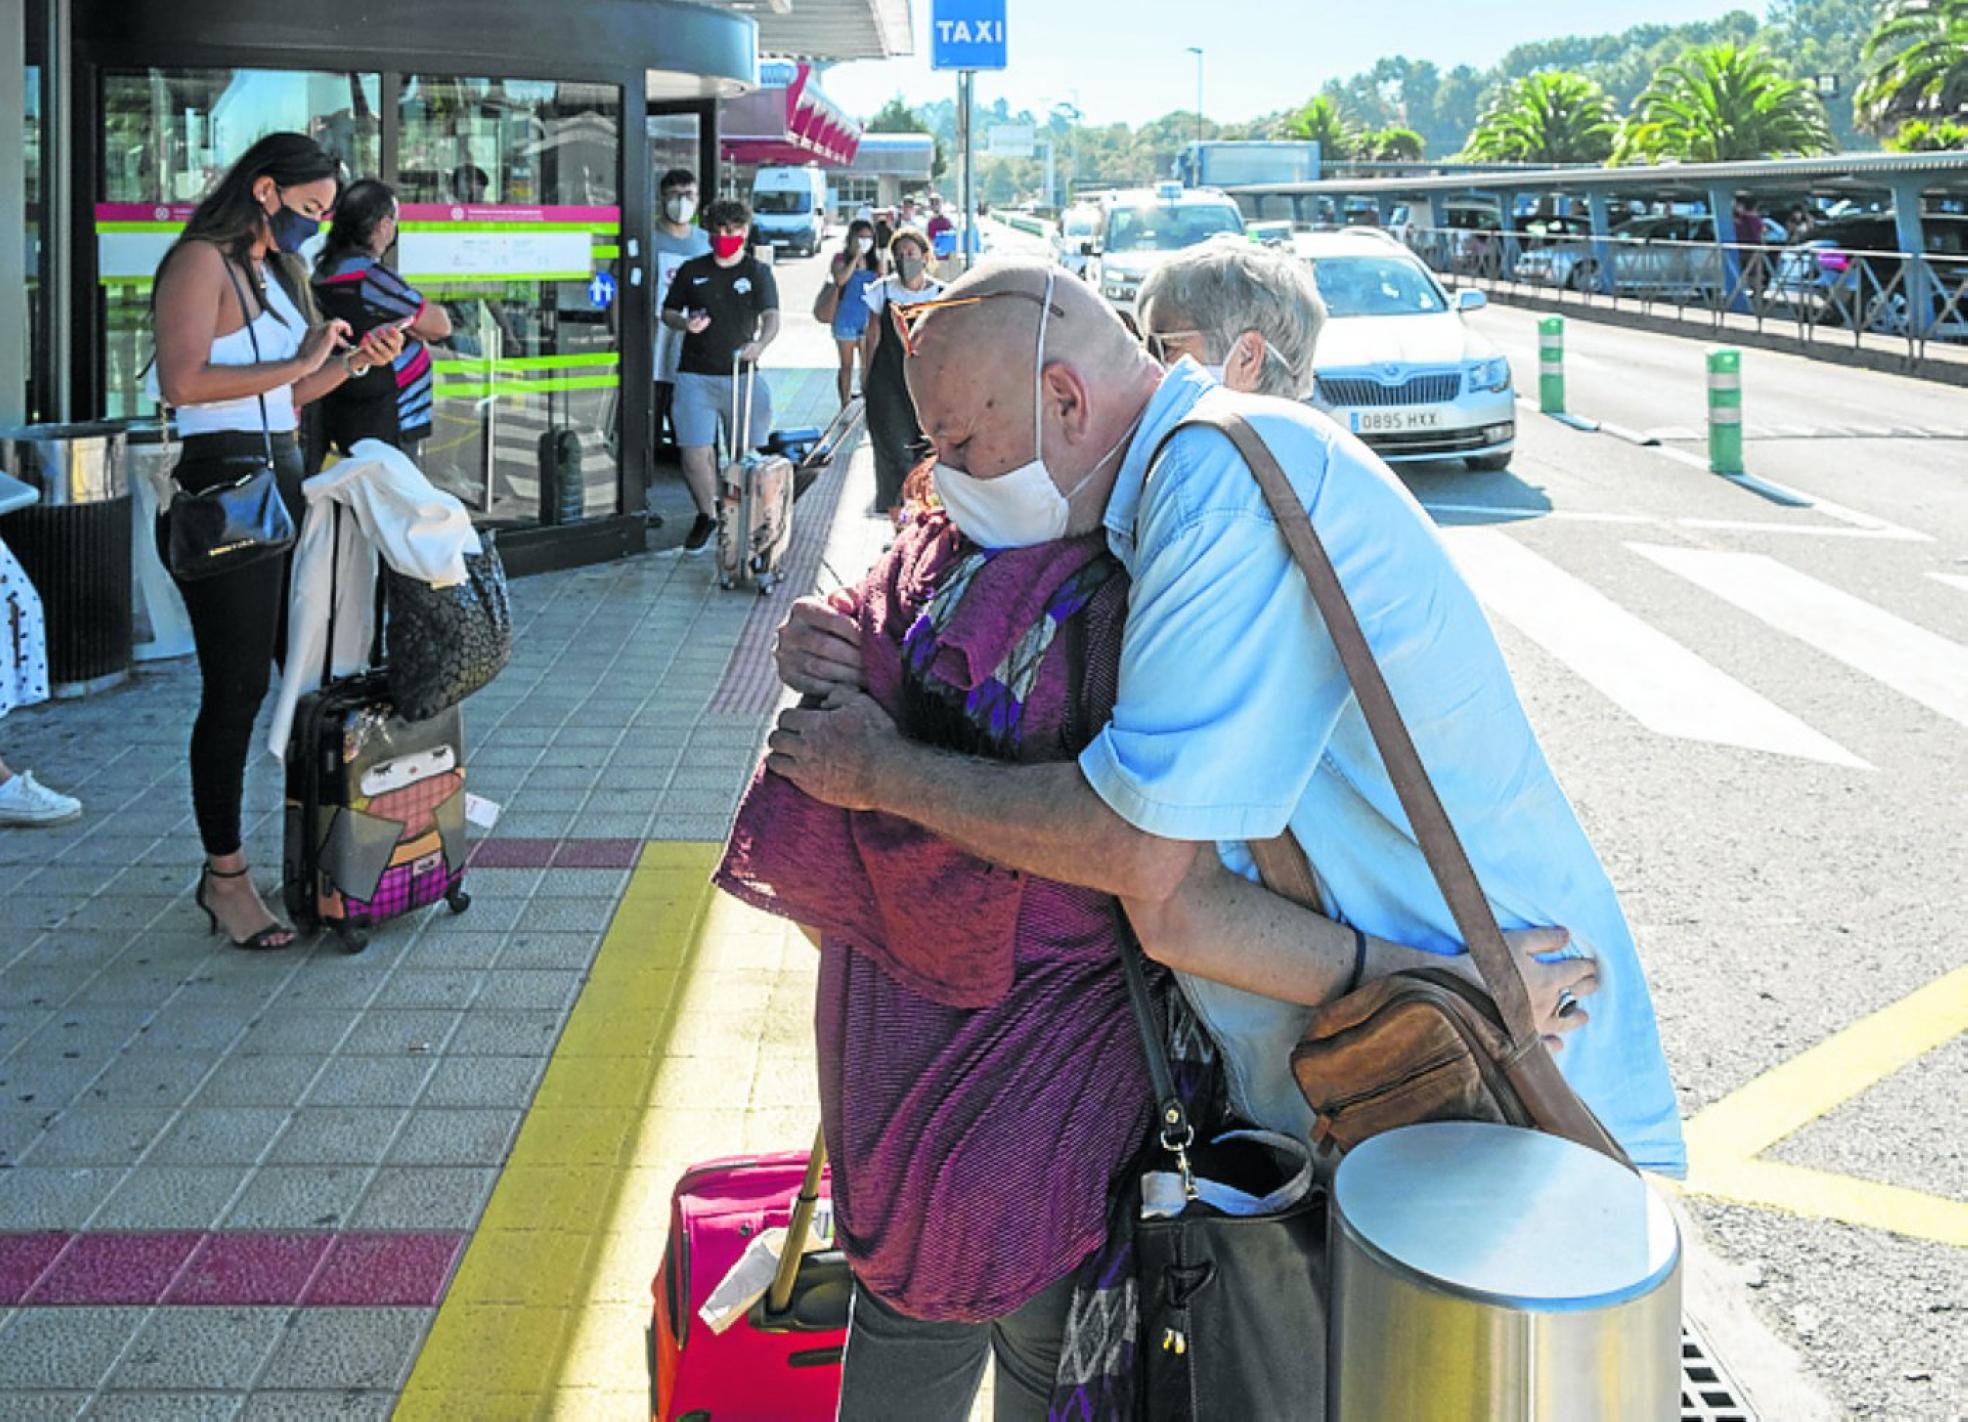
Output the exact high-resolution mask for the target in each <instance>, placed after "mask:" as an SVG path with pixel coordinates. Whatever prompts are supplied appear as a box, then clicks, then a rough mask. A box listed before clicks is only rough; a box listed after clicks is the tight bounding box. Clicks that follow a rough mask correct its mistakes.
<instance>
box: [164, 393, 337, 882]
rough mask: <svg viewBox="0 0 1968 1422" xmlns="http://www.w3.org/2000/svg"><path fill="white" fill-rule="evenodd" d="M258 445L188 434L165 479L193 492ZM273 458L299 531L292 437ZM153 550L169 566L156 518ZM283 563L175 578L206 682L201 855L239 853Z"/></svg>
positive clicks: (195, 754)
mask: <svg viewBox="0 0 1968 1422" xmlns="http://www.w3.org/2000/svg"><path fill="white" fill-rule="evenodd" d="M264 451H265V446H264V444H263V443H262V441H261V435H260V433H259V432H258V431H257V430H256V431H254V432H253V433H251V434H247V433H245V432H244V431H226V432H223V433H220V434H209V435H191V436H189V437H187V438H186V440H185V442H184V453H183V455H182V456H181V457H180V458H179V460H178V464H177V467H176V468H175V469H174V470H173V471H172V476H173V477H174V478H175V479H176V480H177V481H178V484H179V487H181V488H183V489H186V490H188V491H190V492H192V493H197V492H199V491H201V490H204V489H208V488H211V487H212V486H214V485H216V484H223V483H226V482H228V481H230V480H233V479H237V478H239V477H240V475H241V474H243V473H247V472H249V471H250V469H251V468H252V467H253V465H254V464H255V463H256V462H257V461H258V460H259V459H260V458H261V457H262V456H263V454H264ZM273 457H274V469H275V473H276V475H277V477H278V478H279V481H280V494H281V497H282V498H283V499H284V500H285V501H286V503H287V509H288V512H290V513H292V514H293V515H294V526H295V527H296V528H298V527H299V526H300V522H301V511H302V510H301V447H300V445H299V443H298V442H296V440H295V439H294V437H293V436H292V435H287V434H276V435H274V436H273ZM168 517H169V515H166V518H168ZM157 546H158V551H159V554H160V556H162V557H163V558H164V563H165V566H166V567H169V566H170V555H169V551H168V549H169V539H168V537H167V530H166V526H165V519H163V518H160V519H159V520H158V521H157ZM287 567H288V558H287V557H286V556H285V555H283V556H281V557H279V558H265V559H262V560H261V561H260V562H258V563H254V564H252V565H250V566H248V567H244V568H241V569H239V570H238V571H236V572H231V573H221V574H219V575H218V576H217V577H213V578H200V579H198V580H197V581H196V582H184V581H182V580H178V591H179V592H180V593H182V594H184V603H185V612H186V613H187V614H189V616H190V618H191V636H192V641H193V643H194V644H195V645H196V646H197V648H198V670H199V673H200V675H201V676H202V677H203V678H204V685H203V688H202V691H201V694H200V696H199V701H198V718H197V719H196V720H195V721H193V722H192V725H191V807H192V812H193V814H195V815H196V816H197V818H198V837H199V839H200V840H201V841H203V843H204V846H205V852H206V853H207V854H235V853H237V852H238V851H239V847H240V842H241V839H240V832H239V820H240V802H241V800H242V799H243V798H244V796H245V790H246V757H247V755H248V754H249V753H250V750H251V744H252V739H253V721H254V719H255V718H256V717H257V716H258V715H259V713H260V703H261V702H262V701H264V700H265V699H266V694H267V684H268V681H269V679H270V676H271V669H272V666H273V663H274V662H275V661H276V660H284V659H285V657H286V654H287Z"/></svg>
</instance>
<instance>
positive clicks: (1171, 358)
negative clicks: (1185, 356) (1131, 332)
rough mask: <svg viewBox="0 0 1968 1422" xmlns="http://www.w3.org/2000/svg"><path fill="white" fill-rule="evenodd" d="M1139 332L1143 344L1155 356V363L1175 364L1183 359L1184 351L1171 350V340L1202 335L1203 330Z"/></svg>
mask: <svg viewBox="0 0 1968 1422" xmlns="http://www.w3.org/2000/svg"><path fill="white" fill-rule="evenodd" d="M1139 334H1140V337H1141V344H1142V345H1143V346H1145V347H1146V348H1147V350H1148V354H1149V355H1151V356H1153V357H1154V359H1155V364H1157V365H1173V364H1175V362H1176V361H1178V360H1180V359H1182V352H1180V351H1172V350H1170V349H1169V342H1170V341H1177V340H1183V339H1186V338H1189V337H1194V336H1200V335H1202V334H1203V333H1202V332H1201V331H1142V332H1140V333H1139Z"/></svg>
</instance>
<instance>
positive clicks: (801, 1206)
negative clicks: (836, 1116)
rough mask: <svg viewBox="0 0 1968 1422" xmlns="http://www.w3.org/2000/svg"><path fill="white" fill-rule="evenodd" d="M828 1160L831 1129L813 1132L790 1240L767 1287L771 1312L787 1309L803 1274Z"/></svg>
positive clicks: (791, 1221) (789, 1229)
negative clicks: (803, 1263) (804, 1259)
mask: <svg viewBox="0 0 1968 1422" xmlns="http://www.w3.org/2000/svg"><path fill="white" fill-rule="evenodd" d="M826 1164H827V1133H826V1131H825V1130H824V1129H822V1130H818V1131H815V1132H814V1133H813V1154H812V1155H811V1156H809V1157H808V1158H807V1162H806V1178H805V1179H803V1180H802V1181H800V1192H799V1196H798V1197H797V1198H796V1199H795V1200H794V1201H793V1213H792V1218H790V1219H789V1220H787V1221H786V1243H785V1246H784V1247H783V1248H782V1249H781V1250H780V1252H779V1267H778V1269H777V1270H776V1271H775V1272H774V1273H773V1275H772V1287H771V1288H770V1289H768V1290H766V1294H765V1311H766V1313H767V1315H768V1316H769V1315H772V1314H780V1313H784V1312H785V1311H786V1305H787V1304H789V1303H791V1302H792V1301H793V1284H794V1282H795V1281H796V1280H797V1279H798V1278H799V1268H800V1260H801V1259H803V1258H804V1257H805V1256H806V1234H807V1231H808V1230H809V1229H811V1228H812V1227H813V1207H814V1206H815V1205H816V1204H818V1203H819V1200H820V1172H821V1170H822V1169H824V1168H825V1166H826Z"/></svg>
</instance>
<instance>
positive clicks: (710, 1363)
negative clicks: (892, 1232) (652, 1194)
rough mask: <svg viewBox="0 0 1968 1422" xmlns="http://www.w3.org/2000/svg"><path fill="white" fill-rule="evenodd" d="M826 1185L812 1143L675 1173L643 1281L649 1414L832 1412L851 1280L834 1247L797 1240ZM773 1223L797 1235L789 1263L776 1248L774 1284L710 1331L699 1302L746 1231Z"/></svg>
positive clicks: (768, 1421)
mask: <svg viewBox="0 0 1968 1422" xmlns="http://www.w3.org/2000/svg"><path fill="white" fill-rule="evenodd" d="M826 1190H827V1176H826V1162H825V1152H824V1150H823V1148H822V1147H821V1146H820V1145H819V1144H818V1143H817V1142H816V1143H815V1146H814V1148H813V1151H812V1152H811V1153H808V1152H806V1151H798V1152H794V1151H786V1152H783V1153H779V1154H773V1155H754V1156H731V1157H727V1158H725V1159H722V1160H707V1161H703V1162H700V1163H699V1164H697V1165H693V1166H691V1167H690V1169H689V1170H687V1171H685V1172H684V1175H683V1178H682V1179H681V1180H679V1181H677V1185H676V1191H675V1193H674V1194H673V1195H672V1196H671V1201H670V1233H669V1238H668V1240H667V1241H666V1242H665V1244H664V1246H663V1261H662V1265H661V1267H660V1268H658V1270H657V1272H656V1280H655V1283H654V1284H653V1285H652V1292H653V1293H654V1294H655V1315H654V1318H653V1319H652V1321H651V1325H650V1372H651V1380H652V1382H653V1383H654V1389H653V1390H654V1394H655V1395H654V1397H653V1398H652V1402H653V1404H654V1405H653V1408H652V1413H653V1416H654V1417H655V1419H656V1422H705V1419H709V1422H831V1419H832V1418H833V1416H834V1413H835V1410H836V1407H837V1406H838V1403H839V1398H840V1379H841V1357H842V1352H843V1350H844V1349H845V1347H846V1344H847V1307H848V1298H849V1296H850V1294H851V1293H852V1292H853V1283H852V1280H851V1277H850V1275H849V1274H848V1269H847V1261H846V1259H845V1258H844V1257H843V1256H842V1255H841V1253H840V1251H839V1250H835V1249H826V1250H818V1251H815V1252H812V1253H808V1252H806V1249H805V1243H806V1238H807V1232H808V1228H809V1223H810V1221H811V1219H812V1211H813V1208H814V1205H815V1203H816V1202H818V1201H819V1200H820V1199H821V1198H822V1197H823V1196H824V1195H825V1194H826ZM779 1227H784V1228H786V1229H787V1231H788V1233H789V1234H791V1235H793V1236H794V1237H795V1239H796V1241H797V1243H796V1247H795V1249H794V1251H793V1253H792V1255H791V1256H790V1257H791V1259H792V1260H793V1261H794V1262H793V1263H792V1264H791V1266H790V1267H788V1266H787V1262H786V1261H787V1258H788V1256H787V1255H785V1254H783V1253H782V1255H781V1264H780V1268H779V1270H778V1272H777V1274H776V1275H775V1277H774V1281H773V1286H772V1287H771V1288H768V1289H767V1291H766V1293H765V1295H764V1296H763V1297H761V1298H759V1299H758V1300H757V1301H755V1302H754V1303H752V1304H751V1305H750V1306H749V1307H748V1308H746V1309H745V1311H744V1312H743V1313H742V1314H741V1315H740V1316H738V1317H737V1318H734V1319H732V1320H731V1322H730V1324H729V1326H727V1327H726V1328H724V1330H723V1331H722V1332H717V1331H714V1330H713V1329H712V1328H711V1325H710V1324H709V1323H708V1322H706V1321H705V1319H704V1317H703V1316H702V1315H701V1314H700V1312H699V1310H700V1309H702V1308H703V1307H704V1304H705V1301H706V1300H707V1299H709V1298H710V1297H711V1294H712V1292H713V1290H715V1289H716V1288H717V1287H718V1285H719V1284H720V1283H722V1282H723V1281H724V1278H725V1276H726V1275H727V1274H728V1273H730V1271H731V1268H732V1266H733V1265H734V1264H736V1263H737V1262H738V1260H739V1259H740V1258H741V1257H742V1256H743V1255H744V1253H745V1251H746V1250H747V1249H748V1248H749V1247H750V1246H751V1243H752V1241H753V1240H754V1239H755V1238H757V1237H758V1236H759V1234H760V1233H761V1232H763V1231H765V1230H769V1229H774V1228H779ZM823 1238H824V1236H823ZM775 1302H776V1304H777V1307H775V1306H774V1305H775Z"/></svg>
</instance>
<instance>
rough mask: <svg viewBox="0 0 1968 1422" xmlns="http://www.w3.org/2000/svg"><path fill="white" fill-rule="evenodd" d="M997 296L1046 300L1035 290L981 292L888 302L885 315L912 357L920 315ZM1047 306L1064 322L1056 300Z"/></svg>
mask: <svg viewBox="0 0 1968 1422" xmlns="http://www.w3.org/2000/svg"><path fill="white" fill-rule="evenodd" d="M1000 296H1016V297H1020V298H1022V299H1024V300H1026V301H1030V302H1034V303H1036V304H1037V305H1040V306H1044V305H1045V304H1046V299H1045V298H1044V297H1043V296H1041V295H1039V294H1038V293H1037V292H1036V291H1017V290H1007V291H983V292H979V293H978V294H976V295H975V296H939V297H937V298H936V299H935V300H933V301H917V302H914V303H912V304H910V305H907V306H904V305H901V304H900V303H898V302H894V301H891V302H889V303H888V316H889V320H890V321H892V322H893V323H894V325H895V334H896V335H897V336H898V337H899V338H900V339H901V341H902V353H903V354H904V355H907V356H913V355H914V354H915V353H916V341H917V339H918V338H919V336H918V332H917V329H916V328H917V327H918V326H919V325H920V324H921V323H922V319H923V317H925V316H927V315H929V313H930V312H932V311H942V310H947V309H949V308H951V307H953V306H975V305H977V304H978V303H979V302H981V301H991V300H995V299H996V298H998V297H1000ZM1049 309H1050V310H1051V312H1052V314H1053V316H1054V318H1055V319H1058V320H1062V321H1063V320H1064V319H1065V318H1066V313H1065V312H1064V311H1061V310H1060V309H1059V307H1058V305H1057V303H1055V304H1053V305H1052V306H1051V307H1050V308H1049Z"/></svg>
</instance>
